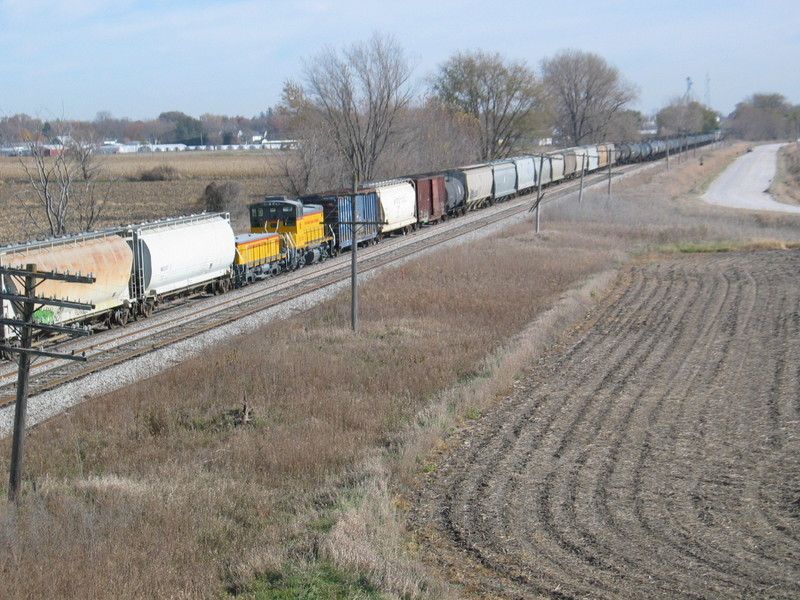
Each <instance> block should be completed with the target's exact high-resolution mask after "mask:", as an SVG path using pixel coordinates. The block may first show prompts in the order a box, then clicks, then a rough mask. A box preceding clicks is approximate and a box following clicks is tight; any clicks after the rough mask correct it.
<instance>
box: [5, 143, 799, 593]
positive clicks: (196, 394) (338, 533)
mask: <svg viewBox="0 0 800 600" xmlns="http://www.w3.org/2000/svg"><path fill="white" fill-rule="evenodd" d="M734 154H735V150H726V151H723V152H719V153H717V154H715V155H714V156H713V157H709V158H708V159H707V160H705V161H704V167H702V168H701V169H700V170H699V171H698V169H697V168H696V167H697V166H699V165H695V164H692V163H685V164H684V165H683V166H681V167H679V166H678V165H673V168H672V169H671V171H670V172H669V173H666V172H665V171H664V170H663V169H658V170H653V171H651V172H649V173H648V174H646V175H643V176H641V177H640V178H636V179H631V180H628V181H626V182H624V183H620V184H619V185H617V186H616V187H615V195H614V199H613V200H612V201H608V200H607V199H606V198H605V196H604V193H603V194H590V195H589V196H588V198H587V199H586V200H585V202H584V203H583V204H582V205H581V206H578V205H577V204H575V203H563V204H561V205H558V206H555V207H549V208H548V209H547V210H546V212H545V213H544V221H543V223H544V232H543V233H542V234H541V235H538V236H537V235H535V234H534V233H533V224H532V222H531V220H530V219H526V220H524V221H522V222H520V223H518V224H516V225H513V226H511V227H508V228H507V229H506V230H505V231H504V232H503V233H502V234H501V235H497V236H493V237H492V238H490V239H486V240H483V241H479V242H471V243H469V244H465V245H462V246H458V247H454V248H451V249H448V250H444V251H439V252H437V253H435V254H433V255H428V256H424V257H421V258H419V259H417V260H415V261H413V262H410V263H408V264H406V265H404V266H402V267H399V268H396V269H394V270H391V271H389V272H386V273H384V274H382V275H381V276H379V277H377V278H375V279H373V280H371V281H370V282H368V283H366V284H365V285H364V286H363V287H362V294H361V308H362V312H361V321H360V323H361V328H360V331H359V333H358V334H354V333H352V332H351V331H350V330H349V322H348V316H349V305H348V298H347V294H343V295H342V296H341V297H339V298H337V299H335V300H333V301H330V302H327V303H325V304H324V305H321V306H319V307H317V308H315V309H312V310H310V311H308V312H306V313H304V314H303V315H300V316H297V317H295V318H293V319H291V320H288V321H285V322H281V323H273V324H271V325H269V326H268V327H265V328H263V329H262V330H259V331H254V332H252V333H251V334H250V335H247V336H241V337H240V338H239V339H238V340H236V341H235V342H233V343H228V344H224V345H222V346H221V347H219V348H217V349H216V350H215V351H214V352H213V353H210V354H208V355H206V356H204V357H202V358H199V359H195V360H191V361H188V362H187V363H186V364H183V365H180V366H177V367H174V368H172V369H171V370H169V371H168V372H166V373H164V374H163V375H159V376H156V377H153V378H152V379H149V380H147V381H144V382H142V383H141V384H140V385H137V386H136V387H135V388H129V389H125V390H121V391H119V392H114V393H112V394H109V395H107V396H105V397H103V398H100V399H98V400H94V401H91V402H88V403H86V404H84V405H82V406H80V407H78V408H76V409H74V410H73V411H71V412H70V413H69V414H68V415H65V416H63V417H60V418H57V419H53V420H51V421H50V422H48V423H45V424H43V425H41V426H38V427H36V428H35V429H34V430H32V431H31V435H30V438H29V441H28V442H27V445H26V465H25V468H26V471H25V473H26V480H25V494H24V502H23V506H22V508H21V509H20V510H19V511H15V510H14V509H13V508H11V507H10V506H7V505H3V506H2V507H0V539H1V540H2V543H1V544H0V572H2V573H3V579H4V594H5V596H6V597H8V598H41V597H59V598H65V599H68V598H85V597H98V598H101V597H114V598H141V597H175V598H209V597H219V596H220V595H222V594H223V593H224V590H229V591H235V592H237V593H241V592H244V591H246V590H247V589H249V588H250V586H252V585H253V584H254V583H255V582H258V581H260V582H262V585H267V584H265V583H263V582H267V581H280V580H281V575H282V574H285V573H287V572H291V571H293V570H295V569H308V568H311V569H312V570H313V568H314V565H320V564H327V563H332V564H334V565H336V566H337V567H338V568H340V569H343V570H345V571H353V572H356V573H358V574H360V575H361V576H363V577H364V578H365V580H367V581H370V582H372V583H373V584H374V585H377V586H379V588H380V589H382V590H384V593H385V594H386V596H385V597H409V598H454V597H456V596H457V592H456V591H453V590H451V589H448V587H447V585H445V584H444V583H442V582H440V581H439V580H437V579H436V578H435V577H434V576H432V575H431V574H429V573H427V572H426V570H425V568H424V567H422V566H420V565H418V564H416V563H414V562H413V560H412V559H411V557H410V556H409V555H408V552H407V546H406V542H407V540H406V539H405V537H404V532H403V528H402V505H403V502H402V492H403V491H404V490H407V486H410V485H413V484H414V481H415V477H417V476H418V475H419V474H420V472H424V471H425V470H426V469H427V468H428V462H427V460H426V453H427V452H429V451H431V450H433V449H435V448H436V446H437V444H438V443H440V440H441V439H442V437H443V435H444V434H445V433H447V432H448V431H450V430H452V429H453V428H454V427H457V426H458V424H459V422H461V421H462V420H469V418H470V416H474V415H475V414H478V413H479V412H480V411H482V410H485V409H486V407H487V406H489V405H490V404H491V402H492V400H493V398H494V397H495V395H496V394H499V393H502V392H503V390H504V389H506V388H507V387H508V386H509V385H511V383H512V382H513V380H514V377H515V376H518V375H519V374H520V373H521V372H522V371H523V370H524V368H525V366H526V365H527V364H530V362H531V361H532V360H535V358H536V357H537V356H538V354H539V353H540V352H541V351H542V350H543V349H544V348H545V347H546V346H547V345H549V344H552V343H553V342H554V341H555V340H556V339H557V336H558V335H559V333H560V332H562V331H564V328H565V327H567V326H568V325H569V324H570V323H573V322H575V320H577V319H579V318H580V317H581V316H582V314H583V312H584V310H585V308H586V307H587V306H588V305H589V303H590V302H591V299H592V296H593V295H594V294H596V293H600V292H601V291H602V289H603V288H604V286H605V285H607V284H608V282H609V281H610V273H612V271H613V267H614V265H615V264H617V263H618V262H619V261H621V260H624V259H625V258H626V257H627V256H629V255H630V254H631V253H632V252H646V251H649V250H654V249H663V248H664V247H666V246H670V245H671V246H673V247H675V248H677V247H679V246H680V245H681V244H686V243H695V242H698V241H700V242H702V241H709V240H711V241H717V240H726V239H733V240H748V239H755V238H759V239H765V238H768V239H772V240H785V241H787V242H788V241H791V240H793V239H796V237H797V225H798V222H799V221H798V218H797V217H793V219H792V218H787V219H788V220H780V219H777V220H776V219H772V218H770V219H769V220H762V218H760V217H757V216H749V215H742V213H734V212H731V211H724V210H721V209H717V208H715V207H706V206H704V205H701V204H699V203H698V202H697V201H696V199H693V198H691V197H689V198H686V197H684V196H682V195H681V193H682V192H681V190H683V191H684V192H686V191H688V190H692V189H697V188H698V186H702V184H703V180H704V177H706V176H707V174H708V173H711V172H712V171H713V169H714V168H717V166H719V165H722V164H724V163H725V161H727V160H730V158H731V157H732V156H733V155H734ZM599 273H602V274H604V275H603V276H601V277H598V276H597V274H599ZM245 401H246V402H247V404H248V405H249V406H250V407H251V408H252V411H253V416H254V419H253V420H252V421H251V422H250V423H249V424H245V425H241V424H238V421H237V419H236V411H237V410H238V409H240V408H241V406H242V404H243V403H244V402H245ZM9 453H10V451H9V444H8V441H4V442H3V444H0V471H2V472H6V471H7V469H8V456H9ZM26 565H30V566H29V567H28V566H26ZM309 565H310V566H309ZM269 585H273V584H269ZM309 597H314V596H309Z"/></svg>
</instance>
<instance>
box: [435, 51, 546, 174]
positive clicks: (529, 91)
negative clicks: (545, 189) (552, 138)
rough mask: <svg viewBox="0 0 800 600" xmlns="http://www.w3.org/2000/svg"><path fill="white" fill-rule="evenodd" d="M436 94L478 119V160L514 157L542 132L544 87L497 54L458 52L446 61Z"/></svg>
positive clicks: (520, 66)
mask: <svg viewBox="0 0 800 600" xmlns="http://www.w3.org/2000/svg"><path fill="white" fill-rule="evenodd" d="M433 93H434V95H435V96H436V97H437V98H438V99H439V100H440V101H441V102H442V103H443V104H444V105H445V106H448V107H450V108H451V109H452V110H454V111H455V112H457V113H461V114H464V115H468V116H469V117H470V118H472V119H474V121H475V123H476V124H477V125H478V128H479V131H480V151H479V154H480V159H481V160H494V159H499V158H505V157H507V156H510V155H511V154H512V153H513V152H515V151H516V150H517V148H518V147H519V144H520V142H521V141H522V140H524V139H525V138H526V137H530V136H531V135H532V134H534V133H536V132H537V131H538V130H539V128H540V121H539V120H538V119H537V117H541V116H542V89H541V86H540V84H539V82H538V81H537V80H536V76H535V75H534V73H533V71H532V70H531V69H530V68H529V67H528V66H527V65H526V64H525V63H524V62H507V61H505V60H503V58H502V56H500V54H498V53H487V52H482V51H476V52H469V53H459V54H456V55H455V56H453V57H452V58H450V59H449V60H448V61H447V62H446V63H444V64H443V65H442V66H441V67H440V69H439V72H438V74H437V76H436V78H435V79H434V80H433Z"/></svg>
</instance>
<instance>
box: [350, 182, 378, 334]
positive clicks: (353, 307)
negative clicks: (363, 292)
mask: <svg viewBox="0 0 800 600" xmlns="http://www.w3.org/2000/svg"><path fill="white" fill-rule="evenodd" d="M350 206H351V214H350V221H340V223H341V224H342V225H346V226H349V227H350V232H351V237H352V244H351V245H350V326H351V328H352V329H353V331H358V258H357V253H358V236H357V233H358V226H359V225H361V226H364V225H386V222H385V221H359V220H358V177H354V178H353V194H352V195H351V197H350Z"/></svg>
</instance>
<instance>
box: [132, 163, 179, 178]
mask: <svg viewBox="0 0 800 600" xmlns="http://www.w3.org/2000/svg"><path fill="white" fill-rule="evenodd" d="M175 179H178V170H177V169H176V168H175V167H170V166H169V165H161V166H159V167H153V168H152V169H148V170H146V171H142V173H141V174H140V175H139V180H140V181H173V180H175Z"/></svg>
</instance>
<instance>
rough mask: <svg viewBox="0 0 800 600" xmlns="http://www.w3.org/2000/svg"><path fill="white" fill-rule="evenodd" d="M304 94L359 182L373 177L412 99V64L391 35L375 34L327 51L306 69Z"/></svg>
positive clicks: (308, 63) (307, 65)
mask: <svg viewBox="0 0 800 600" xmlns="http://www.w3.org/2000/svg"><path fill="white" fill-rule="evenodd" d="M304 75H305V82H306V85H305V92H306V96H307V98H308V99H309V101H310V102H311V103H312V105H313V106H314V107H315V109H316V111H317V114H318V116H319V118H320V119H321V122H322V123H323V124H324V128H325V131H324V134H325V135H327V136H328V137H329V138H330V140H331V141H332V142H333V144H334V146H335V147H336V148H337V149H338V152H339V153H340V154H341V157H342V159H343V160H344V162H345V163H346V164H347V165H348V167H349V168H350V169H351V170H352V172H353V174H354V176H355V177H356V178H357V179H358V180H359V181H364V180H368V179H371V178H372V176H373V174H374V172H375V167H376V164H377V163H378V159H379V158H380V156H381V153H383V151H384V150H385V149H386V147H387V144H389V142H390V140H392V138H393V136H395V135H397V133H398V132H397V126H396V125H397V117H398V115H399V114H400V113H401V112H402V111H404V110H405V109H406V108H407V107H408V105H409V104H410V102H411V91H410V89H409V86H408V81H409V78H410V75H411V68H410V67H409V64H408V62H407V61H406V59H405V57H404V53H403V49H402V48H401V47H400V45H399V44H398V43H397V41H396V40H395V39H394V38H392V37H384V36H381V35H379V34H377V33H376V34H374V35H373V36H372V37H371V38H370V39H369V40H368V41H366V42H362V43H356V44H353V45H352V46H350V47H348V48H346V49H344V50H343V51H341V52H336V51H334V50H328V51H326V52H324V53H322V54H320V55H319V56H317V57H316V58H315V59H314V60H312V61H310V62H307V63H306V65H305V68H304Z"/></svg>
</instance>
